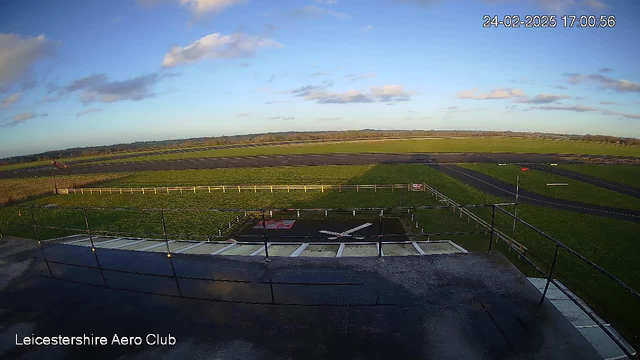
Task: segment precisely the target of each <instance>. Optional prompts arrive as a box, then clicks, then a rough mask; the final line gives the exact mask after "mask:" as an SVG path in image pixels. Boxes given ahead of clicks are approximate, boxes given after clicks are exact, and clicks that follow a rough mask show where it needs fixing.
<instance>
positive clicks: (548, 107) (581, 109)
mask: <svg viewBox="0 0 640 360" xmlns="http://www.w3.org/2000/svg"><path fill="white" fill-rule="evenodd" d="M531 109H533V110H557V111H575V112H588V111H596V110H597V109H594V108H592V107H591V106H583V105H574V106H560V105H545V106H532V107H531Z"/></svg>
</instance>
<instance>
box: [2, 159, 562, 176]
mask: <svg viewBox="0 0 640 360" xmlns="http://www.w3.org/2000/svg"><path fill="white" fill-rule="evenodd" d="M496 157H500V158H499V161H507V162H513V163H553V162H556V163H563V162H568V161H567V160H564V159H563V158H562V156H561V155H556V154H483V153H405V154H386V153H360V154H305V155H258V156H239V157H210V158H197V159H179V160H159V161H134V162H120V163H109V164H91V165H76V166H71V167H69V168H67V169H57V168H53V167H51V166H46V167H36V168H26V169H17V170H9V171H0V178H19V177H29V176H47V175H69V174H91V173H104V172H135V171H153V170H184V169H215V168H240V167H274V166H309V165H311V166H313V165H361V164H424V163H427V164H428V163H439V164H441V163H445V164H447V163H463V162H465V163H468V162H472V163H475V162H478V163H493V162H496V161H498V160H496ZM503 158H506V160H504V159H503Z"/></svg>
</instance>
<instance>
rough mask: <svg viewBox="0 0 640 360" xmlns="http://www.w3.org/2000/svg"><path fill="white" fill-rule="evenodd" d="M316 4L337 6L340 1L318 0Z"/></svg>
mask: <svg viewBox="0 0 640 360" xmlns="http://www.w3.org/2000/svg"><path fill="white" fill-rule="evenodd" d="M316 2H317V3H318V4H324V5H335V4H337V3H338V0H316Z"/></svg>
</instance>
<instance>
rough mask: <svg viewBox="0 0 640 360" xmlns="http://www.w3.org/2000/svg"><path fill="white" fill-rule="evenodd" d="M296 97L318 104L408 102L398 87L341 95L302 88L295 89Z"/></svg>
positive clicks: (406, 94) (382, 87)
mask: <svg viewBox="0 0 640 360" xmlns="http://www.w3.org/2000/svg"><path fill="white" fill-rule="evenodd" d="M295 93H296V96H302V97H304V99H305V100H309V101H315V102H316V103H318V104H349V103H373V102H390V103H392V102H398V101H409V99H410V97H409V94H408V93H407V92H406V91H405V90H404V89H403V88H402V86H400V85H385V86H381V87H372V88H371V89H370V91H369V92H365V93H363V92H361V91H359V90H347V91H345V92H342V93H337V92H329V91H326V90H320V89H317V88H315V87H303V88H300V89H296V92H295Z"/></svg>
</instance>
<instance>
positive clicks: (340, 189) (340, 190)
mask: <svg viewBox="0 0 640 360" xmlns="http://www.w3.org/2000/svg"><path fill="white" fill-rule="evenodd" d="M339 186H340V187H339V192H342V184H340V185H339Z"/></svg>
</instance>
